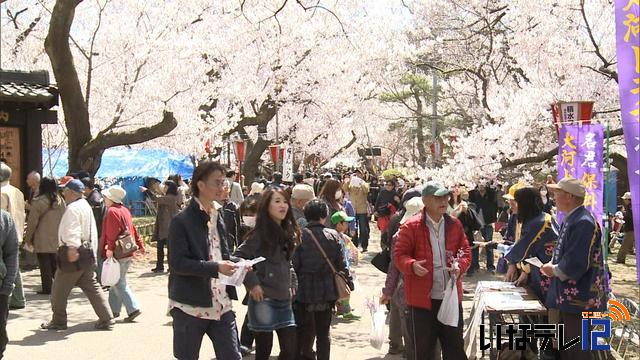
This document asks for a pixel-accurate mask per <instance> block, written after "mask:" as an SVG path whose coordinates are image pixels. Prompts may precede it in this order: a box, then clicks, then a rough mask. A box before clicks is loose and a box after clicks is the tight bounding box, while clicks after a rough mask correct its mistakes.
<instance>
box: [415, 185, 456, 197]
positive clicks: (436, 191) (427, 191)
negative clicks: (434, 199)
mask: <svg viewBox="0 0 640 360" xmlns="http://www.w3.org/2000/svg"><path fill="white" fill-rule="evenodd" d="M450 193H451V191H449V189H447V188H446V187H444V185H442V184H440V183H439V182H437V181H428V182H427V183H426V184H424V187H423V188H422V196H445V195H449V194H450Z"/></svg>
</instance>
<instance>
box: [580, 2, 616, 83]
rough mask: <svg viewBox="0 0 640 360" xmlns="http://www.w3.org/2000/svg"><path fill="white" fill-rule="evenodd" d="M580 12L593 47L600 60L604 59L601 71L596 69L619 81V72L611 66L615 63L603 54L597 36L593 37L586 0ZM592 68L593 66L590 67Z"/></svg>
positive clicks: (581, 4)
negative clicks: (610, 67) (585, 7)
mask: <svg viewBox="0 0 640 360" xmlns="http://www.w3.org/2000/svg"><path fill="white" fill-rule="evenodd" d="M580 13H581V14H582V19H583V20H584V23H585V25H586V27H587V33H588V34H589V40H591V44H593V47H594V49H595V51H594V52H595V54H596V55H597V56H598V57H599V58H600V60H602V63H603V64H604V65H603V66H602V67H600V71H596V72H598V73H601V74H603V75H605V76H607V77H609V78H611V79H614V80H615V81H616V82H618V73H617V72H616V71H613V70H610V69H609V66H611V65H613V64H612V63H611V62H610V61H608V60H607V59H606V58H605V57H604V56H603V55H602V52H601V51H600V47H599V46H598V43H597V42H596V40H595V38H594V37H593V32H591V25H589V20H587V14H586V12H585V10H584V0H580ZM590 69H591V68H590ZM592 70H593V69H592Z"/></svg>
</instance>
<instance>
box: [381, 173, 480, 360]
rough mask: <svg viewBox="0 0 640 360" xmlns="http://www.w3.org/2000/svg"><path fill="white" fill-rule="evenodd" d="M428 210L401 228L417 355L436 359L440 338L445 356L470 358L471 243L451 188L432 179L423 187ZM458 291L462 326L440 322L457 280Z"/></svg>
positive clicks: (399, 258) (399, 252)
mask: <svg viewBox="0 0 640 360" xmlns="http://www.w3.org/2000/svg"><path fill="white" fill-rule="evenodd" d="M422 201H423V203H424V209H423V210H422V211H421V212H420V213H419V214H418V215H416V216H414V217H412V218H411V219H409V220H408V221H407V222H405V223H404V224H403V225H402V226H401V227H400V230H399V232H398V238H397V239H396V242H395V247H394V250H393V260H394V262H395V264H396V267H397V268H398V270H400V271H401V272H402V273H403V274H404V281H405V299H406V303H407V322H408V325H409V326H408V327H409V336H410V337H411V340H412V342H411V343H412V345H413V354H420V356H421V359H427V360H432V359H435V358H436V357H437V356H436V353H435V348H436V341H437V340H440V344H441V346H442V355H443V356H442V358H443V359H444V360H447V359H455V360H460V359H467V356H466V354H465V352H464V340H463V338H462V324H463V320H462V280H461V279H462V276H461V275H462V274H464V272H466V271H467V269H468V268H469V266H470V264H471V252H470V250H469V243H468V242H467V237H466V235H465V233H464V228H463V226H462V224H461V223H460V221H459V220H458V219H456V218H454V217H451V216H449V215H447V208H448V204H449V190H448V189H447V188H445V187H444V186H442V185H441V184H439V183H437V182H434V181H429V182H427V183H426V184H425V186H424V188H423V189H422ZM452 277H453V278H454V279H455V282H456V285H457V286H456V287H457V291H458V302H459V305H458V313H459V317H458V326H457V327H452V326H448V325H445V324H443V323H441V322H440V321H438V319H437V314H438V311H439V310H440V306H441V305H442V299H443V298H444V293H445V288H446V286H447V283H448V282H449V280H450V279H451V278H452Z"/></svg>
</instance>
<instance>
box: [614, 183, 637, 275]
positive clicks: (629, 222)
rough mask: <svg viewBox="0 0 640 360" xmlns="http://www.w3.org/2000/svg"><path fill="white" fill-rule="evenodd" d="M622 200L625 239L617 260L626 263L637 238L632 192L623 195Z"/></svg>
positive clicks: (619, 262)
mask: <svg viewBox="0 0 640 360" xmlns="http://www.w3.org/2000/svg"><path fill="white" fill-rule="evenodd" d="M622 201H623V202H624V241H623V242H622V246H621V247H620V250H619V251H618V258H617V259H616V262H617V263H618V264H624V262H625V260H626V257H627V254H632V253H633V244H634V243H635V238H634V236H633V213H632V212H631V193H630V192H628V191H627V192H626V193H624V195H622Z"/></svg>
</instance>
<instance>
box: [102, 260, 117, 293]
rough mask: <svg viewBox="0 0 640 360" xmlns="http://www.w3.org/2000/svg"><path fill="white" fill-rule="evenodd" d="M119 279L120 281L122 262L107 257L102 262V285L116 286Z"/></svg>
mask: <svg viewBox="0 0 640 360" xmlns="http://www.w3.org/2000/svg"><path fill="white" fill-rule="evenodd" d="M118 281H120V263H119V262H118V260H116V259H114V258H112V257H110V258H107V260H105V261H104V263H103V264H102V275H100V283H101V284H102V286H114V285H115V284H117V283H118Z"/></svg>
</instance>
